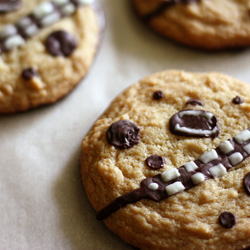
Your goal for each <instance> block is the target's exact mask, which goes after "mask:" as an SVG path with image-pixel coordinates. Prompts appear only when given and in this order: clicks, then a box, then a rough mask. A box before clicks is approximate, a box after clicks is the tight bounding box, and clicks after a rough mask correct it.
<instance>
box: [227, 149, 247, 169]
mask: <svg viewBox="0 0 250 250" xmlns="http://www.w3.org/2000/svg"><path fill="white" fill-rule="evenodd" d="M228 160H229V161H230V163H231V164H232V165H233V166H235V165H237V164H238V163H240V162H241V161H242V160H243V156H242V154H241V153H239V152H235V153H233V154H231V155H230V156H229V157H228Z"/></svg>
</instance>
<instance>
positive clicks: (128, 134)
mask: <svg viewBox="0 0 250 250" xmlns="http://www.w3.org/2000/svg"><path fill="white" fill-rule="evenodd" d="M106 138H107V141H108V143H109V144H111V145H113V146H115V147H117V148H120V149H125V148H131V147H133V146H134V145H136V144H137V143H138V142H139V140H140V138H141V135H140V129H139V128H138V127H137V125H136V124H134V123H132V122H130V121H128V120H121V121H117V122H115V123H113V124H111V125H110V127H109V128H108V130H107V132H106Z"/></svg>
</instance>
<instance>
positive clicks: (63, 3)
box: [0, 0, 104, 113]
mask: <svg viewBox="0 0 250 250" xmlns="http://www.w3.org/2000/svg"><path fill="white" fill-rule="evenodd" d="M92 2H93V1H90V0H53V1H41V0H33V1H29V0H13V1H0V113H13V112H18V111H25V110H28V109H31V108H35V107H37V106H40V105H43V104H48V103H53V102H55V101H57V100H58V99H60V98H61V97H63V96H65V95H66V94H67V93H68V92H70V91H71V90H72V88H73V87H74V86H76V84H77V83H79V81H80V80H81V79H82V78H83V77H84V76H85V75H86V73H87V72H88V70H89V68H90V66H91V64H92V61H93V58H94V55H95V53H96V51H97V48H98V44H99V40H100V34H101V31H102V29H103V25H104V19H103V13H102V11H101V9H100V6H99V5H98V4H96V3H92Z"/></svg>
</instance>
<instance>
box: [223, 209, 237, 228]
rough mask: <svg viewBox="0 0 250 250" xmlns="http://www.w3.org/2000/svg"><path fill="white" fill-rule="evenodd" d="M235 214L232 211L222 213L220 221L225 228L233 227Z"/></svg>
mask: <svg viewBox="0 0 250 250" xmlns="http://www.w3.org/2000/svg"><path fill="white" fill-rule="evenodd" d="M235 220H236V219H235V215H234V214H233V213H230V212H223V213H221V214H220V217H219V222H220V224H221V225H222V226H223V227H225V228H231V227H233V226H234V225H235Z"/></svg>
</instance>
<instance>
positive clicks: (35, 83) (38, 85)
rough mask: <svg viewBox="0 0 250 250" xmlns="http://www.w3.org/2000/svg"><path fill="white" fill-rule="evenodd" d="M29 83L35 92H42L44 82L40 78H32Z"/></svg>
mask: <svg viewBox="0 0 250 250" xmlns="http://www.w3.org/2000/svg"><path fill="white" fill-rule="evenodd" d="M29 81H30V87H31V88H32V89H34V90H40V89H42V88H43V87H44V84H43V82H42V81H41V79H40V78H38V77H32V78H31V79H30V80H29Z"/></svg>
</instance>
